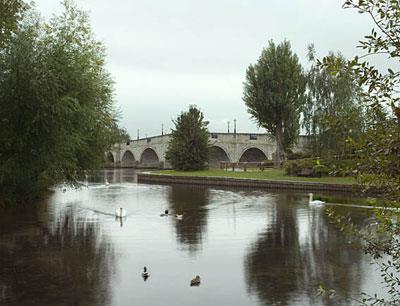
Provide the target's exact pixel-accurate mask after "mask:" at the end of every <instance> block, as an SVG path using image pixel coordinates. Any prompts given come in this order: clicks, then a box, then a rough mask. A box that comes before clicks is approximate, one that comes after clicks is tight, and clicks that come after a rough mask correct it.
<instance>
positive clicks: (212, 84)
mask: <svg viewBox="0 0 400 306" xmlns="http://www.w3.org/2000/svg"><path fill="white" fill-rule="evenodd" d="M35 2H36V4H37V7H38V9H39V11H40V12H41V13H42V14H43V15H44V16H46V17H48V16H50V15H51V14H52V13H58V12H59V11H60V8H61V5H60V4H59V2H58V1H56V0H36V1H35ZM76 2H77V3H78V6H79V7H81V8H83V9H85V10H87V11H89V13H90V18H91V24H92V27H93V30H94V32H95V34H96V37H97V38H98V39H100V40H102V41H103V42H104V44H105V46H106V48H107V53H108V58H107V61H108V63H107V67H108V70H109V71H110V73H111V74H112V76H113V79H114V80H115V82H116V83H115V100H116V103H117V105H118V106H119V107H120V109H121V111H122V116H123V118H122V120H121V125H122V126H124V127H126V128H127V130H128V132H129V133H130V135H131V137H132V138H136V130H137V129H140V135H141V136H144V135H145V134H147V135H149V136H151V135H156V134H159V133H160V131H161V123H163V124H164V127H165V130H168V129H169V128H170V127H172V122H171V120H172V119H174V118H175V117H176V115H177V114H179V113H180V112H181V111H182V110H185V109H187V106H188V105H189V104H196V105H197V106H199V107H200V108H201V110H202V111H203V112H204V114H205V116H206V118H207V119H208V120H209V121H210V130H212V131H226V130H227V121H228V120H229V121H231V127H232V125H233V123H232V121H233V119H234V118H236V119H237V125H238V131H239V132H263V130H262V129H260V130H259V129H258V128H257V126H256V124H254V123H253V122H252V121H251V119H250V117H249V115H248V113H247V111H246V107H245V105H244V103H243V101H242V99H241V97H242V83H243V81H244V77H245V71H246V68H247V66H248V65H249V64H250V63H254V62H255V61H256V60H257V59H258V57H259V55H260V53H261V50H262V48H263V47H265V46H266V44H267V42H268V40H269V39H273V40H274V41H275V42H277V43H279V42H280V41H282V40H283V39H285V38H286V39H288V40H290V42H291V44H292V49H293V51H294V52H296V53H297V55H298V56H299V58H300V61H301V62H302V63H303V64H304V65H307V62H306V50H307V45H308V44H309V43H314V44H315V47H316V50H317V53H318V56H323V55H326V54H327V53H328V51H329V50H333V51H341V52H342V53H343V54H344V55H345V56H346V57H351V56H354V55H355V54H356V53H358V52H359V51H358V50H356V45H357V41H358V40H360V39H361V38H362V36H363V35H365V34H367V33H368V32H369V31H370V29H371V23H370V20H369V19H368V18H367V17H366V16H363V15H360V14H358V13H357V11H355V10H344V9H342V8H341V5H342V2H343V1H337V0H288V1H284V0H202V1H194V0H192V1H190V0H169V1H165V0H152V1H150V0H149V1H144V0H142V1H139V0H113V1H111V0H77V1H76Z"/></svg>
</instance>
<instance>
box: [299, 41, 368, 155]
mask: <svg viewBox="0 0 400 306" xmlns="http://www.w3.org/2000/svg"><path fill="white" fill-rule="evenodd" d="M328 57H329V58H331V60H335V61H336V63H337V65H338V66H337V71H336V73H335V74H332V73H330V72H329V71H328V70H327V69H326V68H325V67H321V66H320V65H318V63H317V61H316V56H315V49H314V46H313V45H310V46H309V52H308V59H309V61H310V62H311V63H312V65H311V68H310V70H309V71H308V72H307V103H306V104H305V107H304V111H303V123H302V125H303V127H304V128H305V129H306V132H307V134H308V135H309V136H310V139H311V141H310V145H311V146H310V147H311V149H312V152H313V153H314V154H315V155H317V156H320V155H326V154H330V153H332V154H335V155H341V156H344V155H345V154H346V153H349V151H350V150H351V149H352V147H351V146H349V144H348V140H349V138H352V139H358V138H359V137H360V135H361V133H362V132H363V130H364V119H363V118H364V109H363V106H362V101H361V87H360V86H359V84H358V82H357V76H356V75H355V74H354V72H353V71H352V70H351V69H347V67H346V65H347V61H346V60H345V58H344V57H343V56H342V55H341V54H340V53H339V54H336V55H335V54H334V53H332V52H331V53H330V54H329V56H328ZM349 149H350V150H349Z"/></svg>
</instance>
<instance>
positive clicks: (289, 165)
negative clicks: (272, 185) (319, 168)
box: [283, 159, 315, 176]
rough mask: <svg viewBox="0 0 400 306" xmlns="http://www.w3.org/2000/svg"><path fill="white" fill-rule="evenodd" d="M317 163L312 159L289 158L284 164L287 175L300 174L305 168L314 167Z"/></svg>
mask: <svg viewBox="0 0 400 306" xmlns="http://www.w3.org/2000/svg"><path fill="white" fill-rule="evenodd" d="M314 165H315V162H314V160H312V159H297V160H289V161H286V162H285V163H284V164H283V168H284V170H285V174H286V175H295V176H296V175H299V174H300V173H301V171H302V170H304V169H312V168H313V167H314Z"/></svg>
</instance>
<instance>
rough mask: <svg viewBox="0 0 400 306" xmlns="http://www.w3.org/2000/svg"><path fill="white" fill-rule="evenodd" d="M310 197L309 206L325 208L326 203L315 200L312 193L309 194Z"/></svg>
mask: <svg viewBox="0 0 400 306" xmlns="http://www.w3.org/2000/svg"><path fill="white" fill-rule="evenodd" d="M308 195H309V196H310V199H309V201H308V204H309V205H313V206H324V205H325V202H324V201H320V200H313V194H312V193H309V194H308Z"/></svg>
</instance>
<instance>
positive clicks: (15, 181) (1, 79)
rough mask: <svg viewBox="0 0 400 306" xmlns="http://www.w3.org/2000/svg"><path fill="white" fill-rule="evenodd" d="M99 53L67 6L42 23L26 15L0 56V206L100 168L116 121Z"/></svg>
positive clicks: (84, 19) (83, 19)
mask: <svg viewBox="0 0 400 306" xmlns="http://www.w3.org/2000/svg"><path fill="white" fill-rule="evenodd" d="M104 60H105V50H104V47H103V46H102V44H101V43H100V42H98V41H96V40H95V39H94V38H93V33H92V31H91V28H90V24H89V21H88V16H87V15H86V13H84V12H82V11H80V10H79V9H77V8H76V6H75V5H74V4H73V3H72V2H71V1H64V12H63V13H62V14H61V15H60V16H58V17H57V16H56V17H53V18H52V19H51V20H50V22H44V21H43V20H41V19H40V18H39V17H38V16H37V14H36V12H35V11H33V10H32V9H31V10H30V11H29V13H28V14H27V16H26V18H24V20H23V21H22V23H21V26H20V28H19V29H18V31H17V32H16V33H15V35H12V36H11V37H10V39H9V41H8V42H7V44H6V45H5V46H4V48H2V49H1V50H0V118H1V121H0V142H1V143H2V145H1V146H0V160H1V161H2V162H1V164H0V199H1V200H2V201H3V202H16V201H17V202H18V201H24V202H25V201H29V200H32V199H35V198H36V197H37V196H40V195H41V194H42V193H43V192H45V191H46V190H47V188H48V187H49V186H51V185H54V184H57V183H60V182H66V183H68V184H72V185H77V184H79V181H80V180H82V179H83V178H84V177H85V174H86V171H87V170H91V169H95V168H97V167H98V166H100V165H102V164H103V158H104V152H105V151H106V150H107V149H108V148H109V146H110V145H111V144H112V141H113V135H114V134H113V128H114V126H115V122H116V115H115V111H114V108H113V99H112V92H113V86H112V84H113V83H112V80H111V78H110V76H109V74H108V73H107V72H106V71H105V69H104V66H105V63H104Z"/></svg>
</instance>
